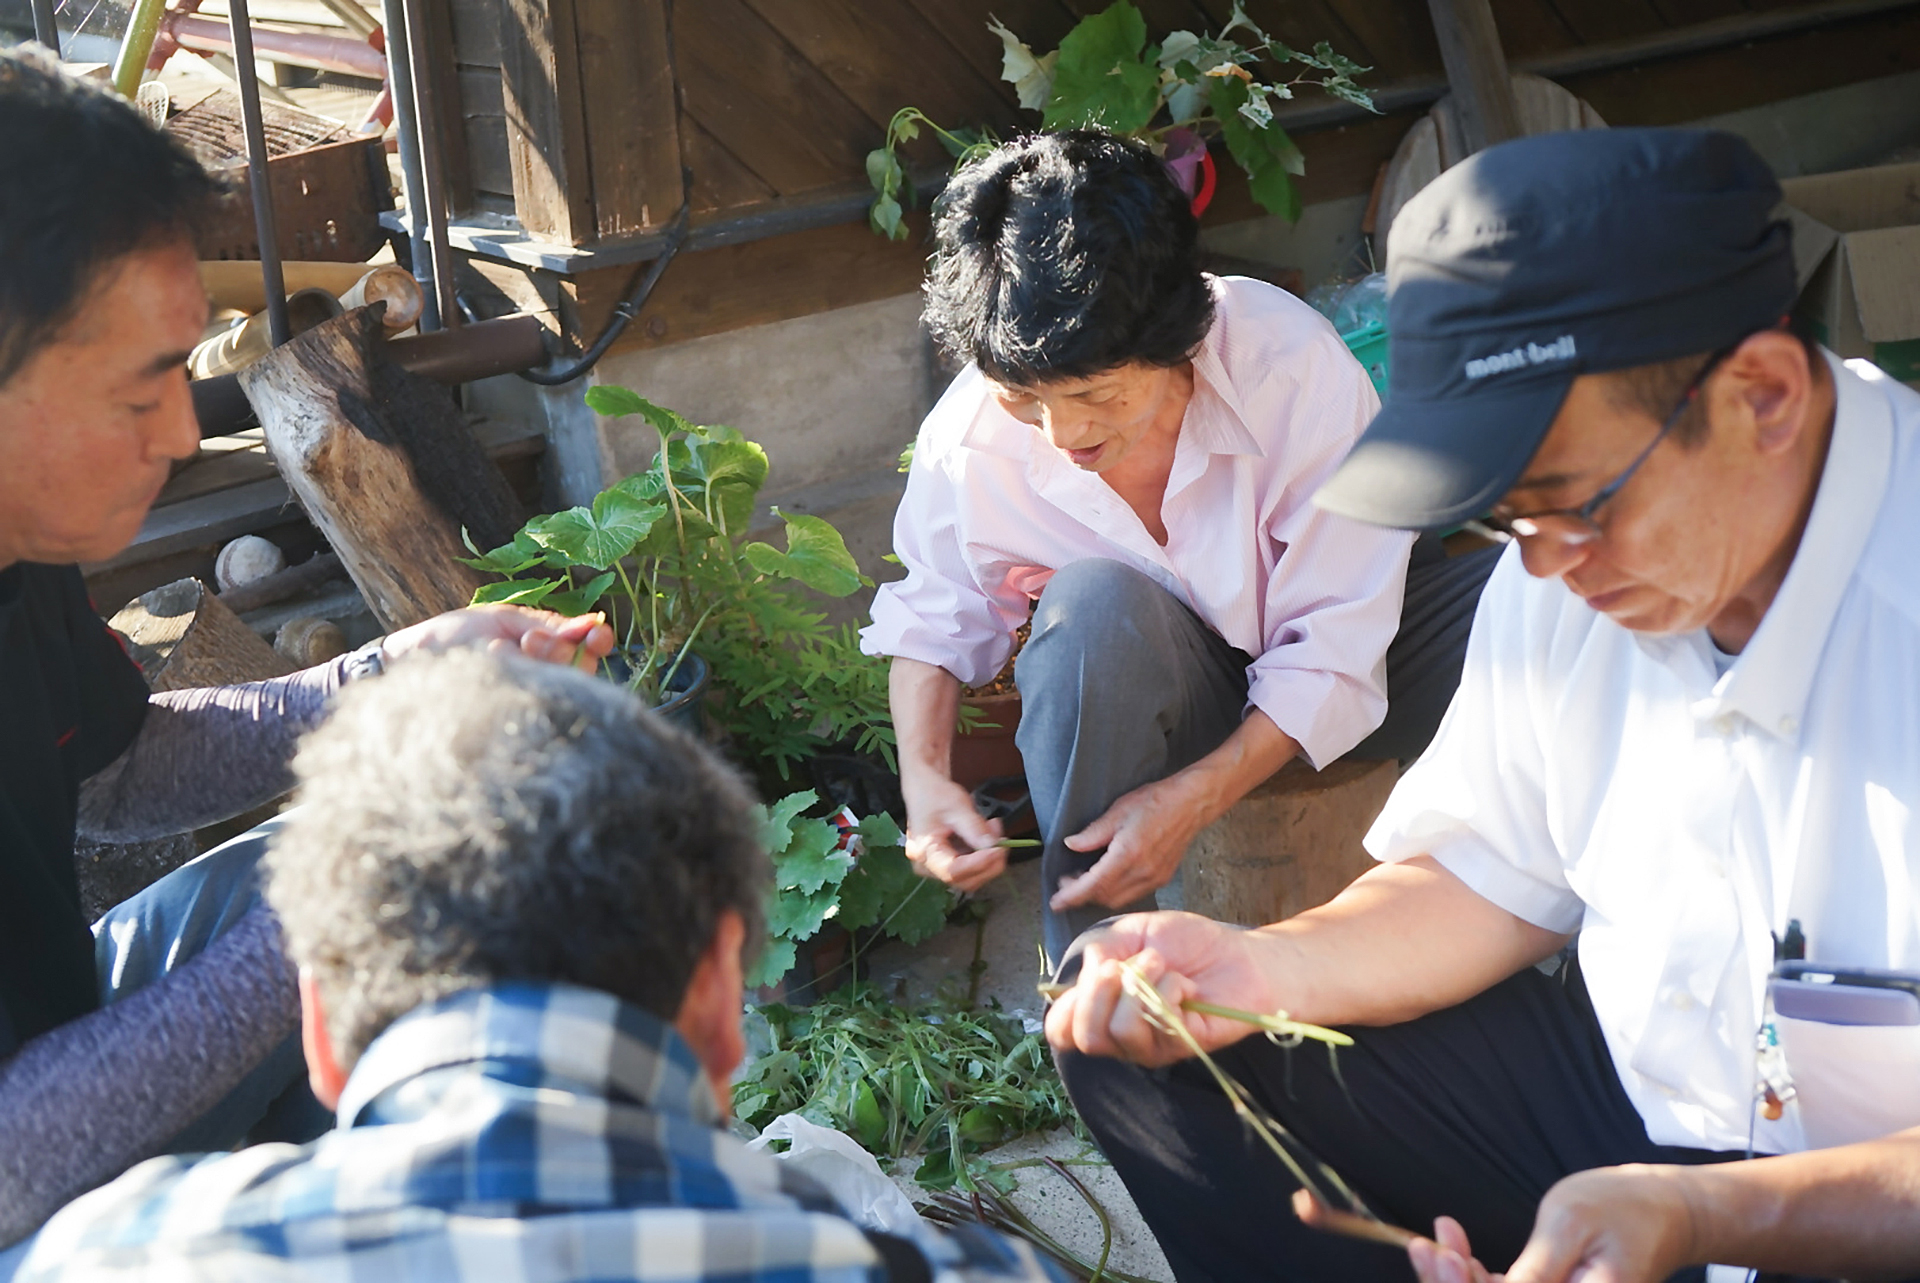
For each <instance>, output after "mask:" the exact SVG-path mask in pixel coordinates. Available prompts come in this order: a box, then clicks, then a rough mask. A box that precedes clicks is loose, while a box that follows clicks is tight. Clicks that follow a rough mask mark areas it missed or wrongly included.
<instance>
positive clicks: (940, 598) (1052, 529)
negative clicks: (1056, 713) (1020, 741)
mask: <svg viewBox="0 0 1920 1283" xmlns="http://www.w3.org/2000/svg"><path fill="white" fill-rule="evenodd" d="M1213 287H1214V299H1215V318H1214V323H1213V327H1212V329H1211V330H1209V331H1208V334H1207V337H1206V340H1205V342H1204V343H1203V344H1202V345H1201V348H1200V350H1199V352H1198V353H1196V354H1195V356H1194V361H1193V368H1194V384H1193V398H1192V400H1191V402H1189V404H1188V406H1187V413H1186V418H1185V420H1184V421H1183V422H1182V423H1181V425H1180V438H1179V441H1178V443H1177V445H1176V446H1175V449H1174V458H1173V470H1172V473H1171V475H1170V476H1169V478H1168V481H1167V492H1166V498H1165V499H1164V500H1163V501H1162V504H1161V510H1160V511H1161V518H1162V520H1163V521H1165V523H1166V527H1167V543H1166V546H1165V547H1162V546H1161V545H1160V544H1159V543H1157V542H1156V541H1155V540H1154V538H1153V536H1152V535H1150V534H1149V533H1148V532H1147V529H1146V527H1145V525H1144V524H1142V522H1141V521H1140V518H1139V517H1138V515H1136V514H1135V513H1134V511H1133V509H1132V508H1130V507H1128V506H1127V503H1126V501H1125V500H1123V499H1121V498H1120V496H1119V495H1117V494H1115V493H1114V491H1113V490H1112V488H1111V487H1109V486H1108V485H1107V483H1106V482H1104V481H1102V480H1101V479H1100V478H1099V477H1098V476H1096V475H1094V474H1093V473H1090V472H1084V471H1082V470H1081V469H1079V468H1076V467H1075V466H1074V465H1073V464H1072V463H1071V462H1069V461H1068V460H1067V459H1066V458H1065V457H1064V456H1062V455H1061V454H1060V453H1059V452H1058V451H1057V450H1055V449H1053V448H1052V446H1050V445H1049V444H1048V443H1047V440H1046V437H1045V436H1044V435H1043V434H1042V433H1041V432H1040V430H1039V429H1037V428H1034V427H1032V426H1030V425H1028V424H1025V423H1022V422H1020V421H1019V420H1018V419H1015V418H1014V417H1013V416H1011V415H1009V414H1008V413H1007V412H1006V411H1005V410H1004V409H1002V408H1001V407H1000V405H999V404H998V403H997V402H996V401H995V400H994V399H993V397H992V396H991V395H989V390H988V386H987V383H986V380H985V379H984V378H983V377H982V376H981V374H980V372H979V370H978V369H976V368H974V367H972V366H969V367H968V368H967V369H966V370H965V371H964V372H963V373H962V374H961V375H960V376H959V378H957V379H955V380H954V383H953V386H952V387H950V388H948V389H947V392H946V395H945V396H943V397H941V398H940V402H939V404H938V405H936V406H934V408H933V411H932V413H930V414H929V415H928V416H927V419H926V422H925V423H924V424H922V425H921V428H920V435H919V439H918V441H917V443H916V444H915V447H914V457H913V466H912V468H911V470H910V471H909V474H908V478H907V493H906V497H905V498H904V499H903V500H902V501H901V503H900V511H899V514H898V515H897V517H896V518H895V520H894V533H893V539H894V544H893V546H894V551H895V552H896V553H897V554H898V555H899V557H900V560H901V561H902V562H903V563H904V564H905V566H906V568H907V575H906V578H905V579H903V580H900V581H899V582H897V583H891V584H884V585H882V586H881V588H880V591H879V593H878V594H877V595H876V597H875V598H874V603H873V623H872V624H871V625H870V626H869V627H868V628H867V629H866V630H865V631H864V632H863V633H862V634H861V646H862V649H864V650H865V651H866V652H867V653H868V654H870V655H899V656H905V657H906V658H909V659H917V660H922V661H924V662H926V663H929V664H937V665H939V666H940V667H941V668H944V669H946V670H947V671H948V672H950V673H952V674H953V675H954V676H955V677H957V678H959V679H960V680H961V681H962V682H966V683H969V684H972V683H980V682H985V681H988V680H990V679H991V678H992V677H993V675H994V674H995V673H997V672H998V671H999V670H1000V668H1001V666H1002V665H1004V664H1005V663H1006V660H1007V656H1008V655H1009V654H1010V653H1011V651H1012V648H1013V640H1012V637H1013V632H1014V630H1015V629H1016V628H1017V627H1018V626H1019V625H1020V623H1021V622H1022V621H1023V620H1025V619H1026V617H1027V608H1028V602H1029V600H1030V599H1032V598H1036V597H1038V596H1039V595H1040V591H1041V589H1043V588H1045V587H1046V585H1047V581H1048V580H1049V579H1051V578H1052V576H1053V572H1054V571H1055V570H1058V569H1059V568H1060V567H1062V566H1065V565H1068V564H1070V563H1072V562H1075V561H1080V560H1084V559H1086V558H1089V557H1104V558H1109V559H1112V560H1115V561H1119V562H1123V563H1124V564H1126V565H1128V566H1131V567H1133V568H1134V569H1136V570H1139V571H1141V572H1142V573H1144V574H1146V575H1149V576H1151V577H1152V578H1153V579H1154V580H1155V581H1157V582H1158V583H1159V584H1160V585H1161V586H1163V587H1164V588H1166V590H1167V591H1168V592H1170V593H1172V594H1173V595H1174V597H1175V598H1177V599H1178V600H1179V601H1181V602H1183V603H1185V604H1186V605H1187V606H1189V607H1191V608H1192V610H1193V611H1194V613H1195V614H1197V615H1199V616H1200V618H1201V619H1202V620H1204V621H1206V623H1207V625H1208V626H1209V627H1211V628H1213V629H1214V630H1215V631H1216V632H1218V633H1219V634H1220V635H1221V636H1222V637H1224V638H1225V639H1226V640H1227V641H1229V642H1231V643H1232V644H1233V645H1235V646H1237V647H1239V648H1240V649H1241V650H1243V651H1245V652H1247V653H1248V654H1249V655H1253V656H1255V657H1256V658H1255V659H1254V661H1253V663H1252V665H1251V666H1250V667H1249V668H1248V670H1247V677H1248V683H1249V687H1250V689H1249V691H1248V703H1249V704H1251V705H1252V706H1254V707H1257V708H1259V709H1260V710H1261V711H1263V712H1265V713H1266V714H1267V715H1268V716H1269V717H1271V718H1272V719H1273V721H1274V723H1275V724H1276V725H1278V726H1279V727H1280V729H1281V730H1283V731H1285V732H1286V733H1287V734H1289V735H1291V736H1292V737H1293V738H1294V739H1296V740H1298V741H1300V744H1301V745H1302V747H1303V748H1304V750H1305V752H1306V755H1307V758H1308V760H1309V761H1311V762H1312V763H1313V764H1314V765H1315V766H1316V767H1318V766H1324V765H1326V764H1327V763H1328V762H1331V761H1332V760H1333V759H1335V758H1337V757H1339V756H1340V755H1341V754H1342V753H1345V752H1346V751H1347V750H1348V749H1350V748H1352V747H1353V746H1354V745H1355V744H1357V743H1359V742H1360V741H1361V740H1362V739H1364V738H1365V737H1366V736H1367V734H1368V733H1369V732H1371V731H1372V730H1373V729H1374V728H1375V727H1377V726H1378V725H1379V724H1380V722H1381V719H1382V718H1383V717H1384V716H1385V715H1386V682H1385V676H1384V674H1385V656H1386V650H1387V643H1388V642H1390V641H1391V640H1392V639H1393V635H1394V632H1395V630H1396V629H1397V628H1398V627H1399V622H1400V602H1401V595H1402V593H1403V591H1404V589H1405V584H1406V571H1407V553H1408V549H1409V548H1410V547H1411V546H1412V537H1411V536H1409V535H1406V534H1403V533H1400V532H1397V531H1389V530H1380V529H1377V528H1375V527H1371V526H1367V525H1363V524H1361V523H1359V522H1355V521H1350V520H1348V519H1346V518H1343V517H1336V516H1333V515H1331V514H1328V513H1324V512H1321V511H1320V510H1319V509H1317V508H1315V507H1314V506H1313V504H1312V502H1311V499H1312V496H1313V492H1314V490H1315V489H1316V488H1317V487H1318V486H1319V485H1320V483H1321V482H1322V481H1324V480H1325V479H1326V478H1327V476H1328V475H1329V474H1330V473H1331V472H1332V471H1333V469H1334V468H1335V467H1336V466H1338V464H1339V463H1340V461H1341V459H1343V458H1344V457H1345V456H1346V453H1347V450H1348V448H1349V447H1350V446H1352V444H1353V442H1354V439H1355V438H1356V437H1358V436H1359V435H1360V432H1361V430H1362V429H1363V428H1365V427H1366V425H1367V422H1368V421H1369V420H1370V419H1371V418H1372V417H1373V415H1374V413H1375V411H1376V410H1377V409H1378V408H1379V399H1378V398H1377V397H1376V396H1375V395H1374V391H1373V387H1372V385H1371V384H1370V383H1369V382H1368V381H1367V376H1366V372H1365V371H1364V370H1363V369H1362V368H1361V366H1360V364H1359V363H1358V362H1357V361H1355V360H1354V359H1353V357H1352V355H1351V354H1350V353H1349V352H1348V351H1347V349H1346V346H1345V345H1344V344H1342V343H1341V341H1340V338H1339V336H1338V335H1337V334H1335V333H1334V332H1333V328H1332V327H1331V326H1330V325H1328V324H1327V322H1326V320H1325V319H1324V318H1322V317H1321V316H1320V314H1319V313H1317V312H1315V311H1314V310H1313V309H1312V308H1310V307H1308V306H1307V305H1306V304H1304V303H1302V302H1300V301H1299V300H1298V299H1296V298H1294V297H1293V296H1292V295H1290V294H1288V293H1286V292H1285V291H1283V290H1280V289H1276V288H1275V287H1273V286H1271V285H1268V284H1265V283H1264V282H1261V281H1254V280H1247V279H1244V278H1240V277H1225V278H1215V279H1214V280H1213Z"/></svg>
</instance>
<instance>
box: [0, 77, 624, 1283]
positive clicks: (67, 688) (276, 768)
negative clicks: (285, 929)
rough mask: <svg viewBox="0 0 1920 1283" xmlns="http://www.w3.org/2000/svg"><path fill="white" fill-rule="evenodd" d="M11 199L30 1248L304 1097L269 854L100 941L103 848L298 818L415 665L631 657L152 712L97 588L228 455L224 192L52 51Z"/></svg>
mask: <svg viewBox="0 0 1920 1283" xmlns="http://www.w3.org/2000/svg"><path fill="white" fill-rule="evenodd" d="M0 173H4V174H6V175H7V176H8V177H7V180H6V181H5V182H4V183H0V1246H4V1245H6V1244H8V1243H12V1242H14V1241H16V1240H18V1239H20V1238H21V1237H22V1236H23V1235H26V1234H28V1233H31V1232H32V1230H33V1229H34V1228H35V1227H36V1226H37V1225H38V1224H39V1223H40V1222H41V1221H42V1220H44V1219H45V1217H46V1216H47V1215H48V1214H49V1213H50V1212H52V1211H53V1210H54V1209H55V1208H57V1207H58V1206H59V1205H60V1204H62V1203H64V1202H65V1201H66V1200H67V1199H69V1198H71V1197H73V1196H74V1195H76V1194H78V1193H81V1192H83V1191H84V1190H86V1189H89V1188H91V1187H93V1186H94V1185H97V1184H99V1183H101V1182H102V1181H105V1180H107V1179H110V1178H111V1177H113V1176H115V1175H117V1174H118V1173H119V1172H120V1171H122V1170H124V1169H125V1168H126V1167H127V1166H129V1165H130V1164H132V1163H134V1162H136V1161H139V1160H141V1159H143V1158H146V1157H148V1156H150V1155H152V1154H156V1153H161V1152H165V1151H167V1150H168V1149H174V1148H180V1147H186V1146H191V1147H195V1148H220V1147H224V1146H227V1145H231V1144H233V1143H235V1142H236V1141H238V1140H239V1139H240V1138H241V1137H242V1135H243V1134H244V1132H245V1130H246V1128H247V1126H248V1125H249V1123H250V1122H251V1121H253V1120H254V1119H256V1118H257V1117H258V1116H259V1115H260V1113H261V1110H262V1108H263V1107H264V1106H265V1104H266V1103H267V1102H268V1101H270V1100H271V1099H272V1096H273V1095H274V1093H275V1091H277V1089H278V1088H279V1087H280V1086H283V1085H285V1083H286V1082H288V1081H291V1080H292V1079H293V1078H294V1077H295V1076H297V1074H298V1071H299V1065H300V1057H299V1052H298V1046H297V1039H295V1038H294V1037H293V1032H294V1026H295V1022H296V1013H297V1009H298V1004H297V999H296V996H295V992H294V983H293V977H292V974H291V972H290V970H289V968H288V966H287V964H286V961H285V959H284V958H283V957H282V955H281V952H280V943H279V930H278V926H277V924H276V923H275V921H274V919H273V917H272V914H271V913H270V912H269V911H268V910H266V909H265V907H264V906H263V905H261V903H260V900H259V895H258V892H257V889H256V888H255V885H254V871H253V865H254V863H255V862H256V861H257V859H258V857H259V854H260V852H261V850H262V849H263V847H264V845H265V834H263V833H261V832H259V831H256V833H255V834H253V835H250V836H248V837H244V838H241V839H237V840H236V841H235V842H233V843H229V844H228V845H227V846H226V847H223V848H221V849H220V850H218V851H215V852H211V853H209V854H208V855H206V856H203V857H201V859H199V860H197V861H194V862H193V863H192V864H190V865H188V866H186V867H185V868H183V869H181V870H179V871H178V872H176V873H174V874H172V875H170V876H169V877H168V878H165V879H163V880H162V881H161V882H160V883H158V884H156V885H155V886H154V887H151V888H149V889H148V891H146V892H143V893H142V894H141V895H139V896H137V897H135V898H134V899H132V900H130V901H128V902H127V903H126V904H124V905H121V906H119V907H118V908H116V909H115V910H113V911H112V912H111V913H109V914H108V915H107V917H106V918H103V919H102V920H101V922H100V923H99V924H97V925H95V926H94V928H93V930H92V931H89V929H88V923H87V922H86V921H85V919H84V917H83V916H82V913H81V909H80V902H79V895H78V889H77V885H76V879H75V873H74V867H73V846H74V838H75V834H76V831H80V832H85V833H86V834H87V835H88V836H90V837H96V838H101V839H106V840H120V841H128V840H136V839H139V838H142V837H151V836H158V835H161V834H164V833H177V832H182V831H186V830H189V829H193V828H197V827H200V826H201V825H204V824H207V823H211V822H214V821H215V820H218V819H220V818H224V817H230V816H233V815H237V814H240V813H243V812H244V811H246V810H248V809H251V808H252V807H254V806H257V805H260V804H262V803H263V802H266V801H268V800H270V799H272V798H273V797H276V796H278V795H279V794H281V793H283V792H285V791H286V789H287V788H288V787H289V786H290V784H291V782H292V778H291V774H290V772H289V769H288V764H289V761H290V759H291V756H292V749H293V745H294V741H295V740H296V738H297V737H298V735H299V734H300V733H301V732H302V731H304V730H306V729H309V728H311V727H312V726H313V725H315V724H317V722H318V721H319V720H320V718H321V716H322V714H323V711H324V708H325V705H326V702H327V699H328V697H329V696H330V695H331V694H332V693H333V691H335V690H336V689H338V687H339V686H340V685H341V684H342V683H343V682H344V681H346V680H347V679H348V677H349V675H350V674H363V673H377V672H378V671H380V669H381V667H382V666H383V664H384V662H385V661H386V660H390V659H393V658H397V657H398V656H400V655H403V654H406V653H407V652H409V651H414V650H440V649H446V648H450V647H462V646H474V645H479V646H499V645H507V646H513V647H515V648H517V649H518V650H519V651H521V652H522V653H524V654H527V655H529V656H531V657H533V658H536V659H550V660H555V661H558V662H563V663H564V662H571V661H578V662H581V663H583V664H586V665H588V666H591V665H592V664H593V663H595V662H596V661H597V659H598V657H599V656H601V655H604V654H605V653H606V651H607V650H608V649H609V648H610V647H611V645H612V635H611V633H610V632H609V631H608V630H607V629H606V627H605V626H604V624H600V623H598V621H597V620H595V619H591V618H589V619H581V620H571V621H569V620H562V619H560V618H559V617H558V616H553V615H548V614H544V613H541V612H532V611H519V610H514V609H492V608H484V609H480V610H468V611H456V612H453V613H452V614H449V615H444V616H441V617H439V618H437V619H432V620H428V621H426V622H425V623H423V624H419V625H416V626H414V627H412V628H409V629H405V630H402V631H401V632H398V633H395V634H393V635H391V636H389V637H386V638H384V639H382V640H381V641H379V642H376V643H374V644H373V645H372V646H370V647H368V648H367V649H366V650H364V651H363V652H360V653H358V654H357V655H356V656H352V657H348V660H347V661H335V662H334V663H332V664H329V665H323V666H321V667H319V668H316V669H311V670H308V671H306V672H304V673H297V674H294V675H292V676H291V677H287V678H281V679H278V680H276V681H272V682H261V683H255V684H252V685H250V686H243V687H228V688H221V689H218V690H207V691H189V692H173V693H170V694H166V695H158V696H153V697H151V698H149V696H148V694H147V691H146V686H145V682H144V681H143V679H142V678H141V675H140V673H139V670H138V669H137V668H136V667H135V666H134V665H133V663H132V661H131V660H130V659H128V657H127V656H126V654H125V653H124V651H122V649H121V648H120V646H119V644H118V642H117V640H116V639H115V638H114V637H113V636H112V634H111V633H109V632H108V630H107V628H106V626H105V625H104V624H103V623H102V622H101V620H100V618H99V616H98V615H97V614H95V613H94V611H93V609H92V606H91V604H90V603H89V601H88V599H87V593H86V589H85V586H84V584H83V582H82V580H81V577H80V572H79V569H78V567H77V563H82V562H90V561H98V560H102V559H105V558H107V557H110V556H112V555H113V554H114V553H116V552H118V551H119V550H120V549H122V548H124V547H125V546H126V545H127V543H128V542H129V541H131V539H132V538H133V536H134V534H135V533H136V532H137V531H138V530H139V528H140V524H141V521H142V520H143V518H144V517H145V515H146V512H147V509H148V508H149V507H150V506H151V505H152V503H153V501H154V499H155V497H156V496H157V495H158V494H159V491H160V487H161V486H162V485H163V484H164V483H165V481H166V479H167V476H168V473H169V470H170V467H171V465H172V463H173V461H174V460H176V459H181V458H185V457H187V456H189V455H191V454H192V453H193V452H194V451H195V450H196V449H197V448H198V446H199V440H200V433H199V427H198V425H197V423H196V421H195V419H194V415H193V407H192V401H191V398H190V396H189V392H188V387H187V376H186V369H185V364H186V359H187V353H188V351H189V349H190V348H191V347H192V345H193V344H194V342H195V341H196V340H197V339H198V338H199V336H200V333H201V331H202V329H203V328H204V326H205V324H206V320H207V301H206V297H205V294H204V292H203V291H202V289H201V285H200V279H199V271H198V263H197V255H196V253H195V248H194V242H193V228H194V224H195V221H196V219H197V218H198V216H199V215H200V213H201V211H202V210H203V209H204V208H205V206H206V204H207V202H208V200H209V198H210V197H211V195H212V194H213V190H214V189H213V185H212V183H211V181H210V180H209V178H208V177H207V176H206V174H205V173H203V172H202V171H201V169H200V168H199V166H198V165H197V164H196V163H195V162H194V161H193V159H192V158H191V157H190V156H188V155H187V154H186V153H185V152H184V151H183V150H181V149H180V148H179V147H177V146H176V145H175V144H173V143H172V142H171V141H170V140H168V139H167V138H166V137H165V136H164V135H162V134H160V133H159V132H157V131H155V130H153V129H152V128H151V127H149V126H148V125H147V124H146V123H145V121H144V120H143V119H142V118H141V117H140V115H139V114H138V113H137V112H136V111H134V110H133V108H132V107H131V106H130V105H129V104H127V103H126V102H124V101H123V100H121V99H119V98H116V97H113V96H112V95H110V94H108V93H107V92H105V91H104V90H102V89H99V88H95V87H92V86H89V85H87V84H85V83H83V82H80V81H78V80H75V79H70V78H69V77H67V76H66V75H65V74H63V73H62V72H61V71H59V70H58V69H57V68H56V67H54V65H53V64H52V63H50V62H46V61H43V60H42V59H41V58H39V57H38V56H36V55H33V54H10V55H4V56H0ZM5 1274H6V1262H5V1259H4V1256H0V1277H4V1276H5Z"/></svg>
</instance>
